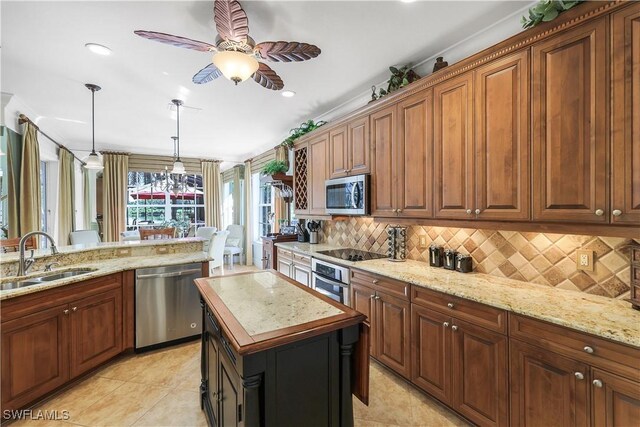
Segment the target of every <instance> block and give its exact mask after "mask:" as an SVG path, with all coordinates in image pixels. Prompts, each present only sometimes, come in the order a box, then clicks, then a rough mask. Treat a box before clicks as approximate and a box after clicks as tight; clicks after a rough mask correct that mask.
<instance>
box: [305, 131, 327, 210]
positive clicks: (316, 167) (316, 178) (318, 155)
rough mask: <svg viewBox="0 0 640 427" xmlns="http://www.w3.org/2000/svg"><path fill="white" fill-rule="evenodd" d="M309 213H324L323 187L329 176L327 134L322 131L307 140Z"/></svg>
mask: <svg viewBox="0 0 640 427" xmlns="http://www.w3.org/2000/svg"><path fill="white" fill-rule="evenodd" d="M308 153H309V170H308V171H307V172H308V179H309V182H308V187H307V188H308V191H309V214H311V215H325V214H326V212H325V200H326V195H325V187H324V183H325V181H326V180H327V178H328V177H329V162H328V158H329V134H328V133H324V134H322V135H318V136H316V137H314V138H313V139H311V140H309V148H308Z"/></svg>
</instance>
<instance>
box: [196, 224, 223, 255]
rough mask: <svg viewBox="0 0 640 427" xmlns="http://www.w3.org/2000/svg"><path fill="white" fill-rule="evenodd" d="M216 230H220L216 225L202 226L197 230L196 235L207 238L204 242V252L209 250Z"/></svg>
mask: <svg viewBox="0 0 640 427" xmlns="http://www.w3.org/2000/svg"><path fill="white" fill-rule="evenodd" d="M216 231H218V229H217V228H216V227H200V228H198V230H197V231H196V237H201V238H203V239H205V241H204V244H203V245H202V250H203V251H204V252H209V241H210V240H211V236H213V233H215V232H216Z"/></svg>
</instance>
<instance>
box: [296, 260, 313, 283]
mask: <svg viewBox="0 0 640 427" xmlns="http://www.w3.org/2000/svg"><path fill="white" fill-rule="evenodd" d="M291 278H292V279H293V280H295V281H296V282H298V283H302V284H303V285H305V286H311V268H310V267H307V266H305V265H300V264H298V263H293V264H292V265H291Z"/></svg>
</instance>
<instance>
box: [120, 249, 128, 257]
mask: <svg viewBox="0 0 640 427" xmlns="http://www.w3.org/2000/svg"><path fill="white" fill-rule="evenodd" d="M118 256H131V248H119V249H118Z"/></svg>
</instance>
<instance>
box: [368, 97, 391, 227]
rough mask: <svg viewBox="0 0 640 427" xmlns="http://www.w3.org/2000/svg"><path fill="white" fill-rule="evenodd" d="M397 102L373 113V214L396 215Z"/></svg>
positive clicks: (371, 117) (371, 118) (371, 119)
mask: <svg viewBox="0 0 640 427" xmlns="http://www.w3.org/2000/svg"><path fill="white" fill-rule="evenodd" d="M395 111H396V109H395V106H390V107H387V108H385V109H382V110H380V111H378V112H376V113H373V114H372V115H371V116H370V121H371V143H372V144H373V176H372V178H371V202H372V203H371V215H373V216H387V217H388V216H395V210H394V209H395V189H396V185H395V179H396V177H395V175H394V174H395V167H394V165H395V162H396V154H395V151H396V150H395V121H396V119H395V116H396V113H395Z"/></svg>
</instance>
